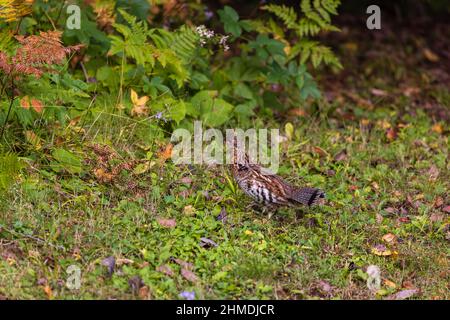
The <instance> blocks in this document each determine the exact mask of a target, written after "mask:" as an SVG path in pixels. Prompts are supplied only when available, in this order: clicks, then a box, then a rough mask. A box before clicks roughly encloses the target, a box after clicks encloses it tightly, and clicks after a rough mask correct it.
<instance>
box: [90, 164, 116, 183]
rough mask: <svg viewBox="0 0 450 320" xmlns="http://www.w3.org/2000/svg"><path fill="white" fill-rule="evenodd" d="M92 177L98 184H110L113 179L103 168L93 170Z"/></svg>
mask: <svg viewBox="0 0 450 320" xmlns="http://www.w3.org/2000/svg"><path fill="white" fill-rule="evenodd" d="M94 176H95V178H96V179H97V180H98V181H99V182H103V183H105V182H111V181H112V180H113V178H114V176H113V174H111V173H109V172H107V171H106V170H105V169H103V168H96V169H94Z"/></svg>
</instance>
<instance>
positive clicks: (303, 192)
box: [291, 188, 325, 206]
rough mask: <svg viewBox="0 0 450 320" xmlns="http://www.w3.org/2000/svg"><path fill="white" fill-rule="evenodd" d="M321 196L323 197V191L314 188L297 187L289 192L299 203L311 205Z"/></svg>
mask: <svg viewBox="0 0 450 320" xmlns="http://www.w3.org/2000/svg"><path fill="white" fill-rule="evenodd" d="M321 198H325V193H324V192H323V191H322V190H320V189H316V188H298V189H295V190H294V191H293V192H292V194H291V199H292V200H294V201H296V202H299V203H301V204H304V205H307V206H312V205H314V204H316V203H317V201H318V200H319V199H321Z"/></svg>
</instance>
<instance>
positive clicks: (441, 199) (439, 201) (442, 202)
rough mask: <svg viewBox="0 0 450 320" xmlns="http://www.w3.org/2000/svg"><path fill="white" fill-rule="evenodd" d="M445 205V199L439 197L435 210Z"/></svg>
mask: <svg viewBox="0 0 450 320" xmlns="http://www.w3.org/2000/svg"><path fill="white" fill-rule="evenodd" d="M443 204H444V199H443V198H442V197H437V198H436V200H435V201H434V207H435V208H439V207H440V206H442V205H443Z"/></svg>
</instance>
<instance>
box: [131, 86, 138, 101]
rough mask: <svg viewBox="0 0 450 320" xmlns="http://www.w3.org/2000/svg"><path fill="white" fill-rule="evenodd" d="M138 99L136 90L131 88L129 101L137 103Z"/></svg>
mask: <svg viewBox="0 0 450 320" xmlns="http://www.w3.org/2000/svg"><path fill="white" fill-rule="evenodd" d="M138 100H139V99H138V95H137V93H136V91H134V90H133V89H131V102H133V104H137V102H138Z"/></svg>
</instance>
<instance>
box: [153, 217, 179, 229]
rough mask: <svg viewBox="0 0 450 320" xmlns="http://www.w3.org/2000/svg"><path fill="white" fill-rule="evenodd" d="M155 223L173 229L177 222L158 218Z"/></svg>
mask: <svg viewBox="0 0 450 320" xmlns="http://www.w3.org/2000/svg"><path fill="white" fill-rule="evenodd" d="M157 221H158V223H159V224H160V225H161V226H162V227H166V228H175V227H176V226H177V222H176V221H175V219H163V218H158V219H157Z"/></svg>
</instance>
